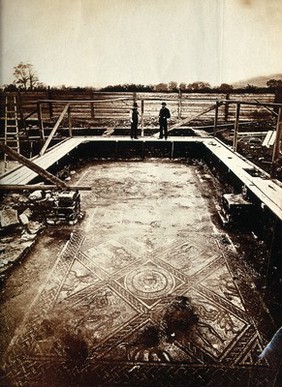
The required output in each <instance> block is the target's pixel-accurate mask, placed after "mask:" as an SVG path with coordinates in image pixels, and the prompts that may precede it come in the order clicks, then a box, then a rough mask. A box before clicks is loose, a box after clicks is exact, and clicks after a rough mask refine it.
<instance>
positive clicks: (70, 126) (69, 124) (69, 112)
mask: <svg viewBox="0 0 282 387" xmlns="http://www.w3.org/2000/svg"><path fill="white" fill-rule="evenodd" d="M68 126H69V136H70V137H72V122H71V107H70V106H69V107H68Z"/></svg>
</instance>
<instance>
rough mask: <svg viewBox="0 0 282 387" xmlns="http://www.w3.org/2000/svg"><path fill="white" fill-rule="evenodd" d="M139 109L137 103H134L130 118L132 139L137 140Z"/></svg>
mask: <svg viewBox="0 0 282 387" xmlns="http://www.w3.org/2000/svg"><path fill="white" fill-rule="evenodd" d="M137 108H138V105H137V102H134V103H133V108H132V109H131V117H130V123H131V128H130V137H131V138H136V139H137V138H138V137H137V126H138V115H139V112H138V110H137Z"/></svg>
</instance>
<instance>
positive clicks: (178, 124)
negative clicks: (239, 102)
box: [168, 102, 222, 132]
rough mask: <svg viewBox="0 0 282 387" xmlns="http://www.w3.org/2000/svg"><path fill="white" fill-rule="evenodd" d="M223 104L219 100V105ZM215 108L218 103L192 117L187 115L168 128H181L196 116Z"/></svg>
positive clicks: (169, 129)
mask: <svg viewBox="0 0 282 387" xmlns="http://www.w3.org/2000/svg"><path fill="white" fill-rule="evenodd" d="M221 104H222V103H220V102H218V106H219V105H221ZM215 108H216V104H214V105H212V106H210V107H208V108H207V109H204V110H203V111H201V113H198V114H196V115H194V116H192V117H187V118H185V119H184V120H181V121H180V122H178V123H177V124H174V125H172V126H171V127H170V128H168V132H170V131H171V130H173V129H176V128H179V127H180V126H182V125H184V124H188V122H190V121H193V120H194V119H195V118H198V117H200V116H202V115H203V114H206V113H208V112H210V111H211V110H213V109H215Z"/></svg>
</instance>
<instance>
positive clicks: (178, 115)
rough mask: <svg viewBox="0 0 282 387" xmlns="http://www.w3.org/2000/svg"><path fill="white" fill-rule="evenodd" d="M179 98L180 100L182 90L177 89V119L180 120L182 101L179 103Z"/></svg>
mask: <svg viewBox="0 0 282 387" xmlns="http://www.w3.org/2000/svg"><path fill="white" fill-rule="evenodd" d="M181 100H182V92H181V90H179V92H178V109H177V119H178V120H180V119H181V113H182V112H181V110H182V103H181Z"/></svg>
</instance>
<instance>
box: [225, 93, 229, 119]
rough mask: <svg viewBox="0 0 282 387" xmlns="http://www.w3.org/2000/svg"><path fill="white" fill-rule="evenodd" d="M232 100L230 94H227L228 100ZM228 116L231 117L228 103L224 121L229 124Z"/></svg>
mask: <svg viewBox="0 0 282 387" xmlns="http://www.w3.org/2000/svg"><path fill="white" fill-rule="evenodd" d="M229 98H230V94H227V95H226V99H229ZM228 116H229V103H226V104H225V109H224V121H225V122H227V121H228Z"/></svg>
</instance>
